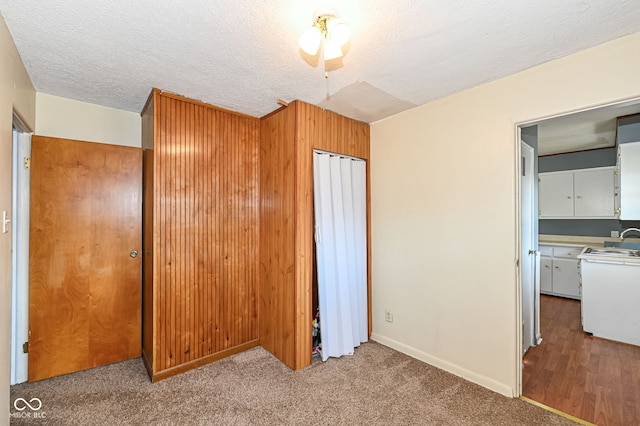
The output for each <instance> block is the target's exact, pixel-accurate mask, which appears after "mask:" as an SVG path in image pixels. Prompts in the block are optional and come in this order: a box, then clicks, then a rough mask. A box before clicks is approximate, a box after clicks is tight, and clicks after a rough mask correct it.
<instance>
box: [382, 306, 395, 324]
mask: <svg viewBox="0 0 640 426" xmlns="http://www.w3.org/2000/svg"><path fill="white" fill-rule="evenodd" d="M384 319H385V321H386V322H393V312H391V311H389V310H388V309H385V310H384Z"/></svg>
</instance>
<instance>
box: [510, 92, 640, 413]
mask: <svg viewBox="0 0 640 426" xmlns="http://www.w3.org/2000/svg"><path fill="white" fill-rule="evenodd" d="M638 112H640V103H638V101H635V102H626V103H624V104H618V105H611V106H607V107H603V108H597V109H593V110H589V111H584V112H580V113H576V114H570V115H566V116H562V117H555V118H552V119H547V120H540V121H537V122H535V123H528V124H526V125H521V126H520V128H519V132H518V133H519V134H520V135H521V138H522V140H523V141H524V142H525V143H527V144H529V145H530V146H532V147H534V149H535V156H536V165H537V170H536V174H537V177H538V178H537V179H535V183H536V189H535V192H536V200H538V198H540V203H541V205H540V206H537V207H535V208H534V211H533V214H534V215H535V216H536V224H537V227H538V229H537V232H536V233H537V237H538V238H539V245H538V246H537V247H536V248H535V249H534V250H536V252H537V254H538V256H537V257H538V259H539V260H540V262H539V264H538V266H537V267H536V275H537V277H536V279H537V280H539V281H540V285H539V286H538V287H537V288H536V296H537V298H539V299H538V300H540V305H539V307H540V311H541V315H540V322H539V325H540V338H541V339H537V342H536V344H537V346H535V347H532V348H531V349H530V350H529V351H527V352H526V353H525V354H524V357H523V371H522V382H521V383H522V389H521V394H522V395H523V396H524V397H527V398H530V399H532V400H534V401H536V402H538V403H542V404H544V405H547V406H549V407H552V408H555V409H558V410H560V411H562V412H565V413H567V414H569V415H572V416H575V417H576V418H579V419H583V420H587V421H590V422H597V423H602V422H606V423H610V422H612V421H613V422H614V423H616V422H618V423H620V422H622V423H625V422H627V420H628V419H629V418H630V417H629V416H630V415H631V416H635V417H633V418H634V422H637V421H638V419H639V418H640V417H639V416H640V413H636V414H635V415H634V414H630V413H629V410H628V409H626V408H625V404H626V405H628V403H627V402H625V401H626V400H628V399H629V397H630V395H631V398H635V397H634V396H633V395H634V393H635V391H631V392H630V390H629V389H625V386H627V385H626V383H628V381H627V379H628V378H625V377H624V376H625V374H626V375H627V376H629V375H631V376H632V377H633V374H636V373H635V372H634V373H629V372H628V371H626V370H625V367H624V365H625V364H626V365H629V364H630V365H635V363H637V362H639V361H640V347H633V346H629V345H623V344H619V343H616V342H610V341H605V340H604V339H598V338H594V337H591V336H590V335H588V334H585V333H584V332H583V330H582V323H581V301H580V288H581V287H580V285H581V284H580V270H579V265H580V261H579V259H577V255H578V254H579V253H580V251H581V250H582V248H583V247H585V246H587V245H592V244H604V241H605V240H608V239H611V238H615V236H616V234H619V233H620V231H621V230H622V229H625V228H628V227H630V226H636V225H637V223H635V222H627V221H621V220H619V219H618V218H616V217H615V215H616V212H615V208H612V209H611V212H610V213H608V214H606V215H601V216H597V214H592V215H591V216H590V215H588V214H579V213H575V212H576V210H575V205H574V206H573V208H574V210H573V212H574V213H573V214H567V215H566V216H564V217H563V216H562V214H563V213H559V211H554V212H553V213H552V214H549V210H547V208H546V205H545V203H543V201H545V200H543V199H542V198H543V197H544V194H540V191H541V188H540V186H539V185H540V183H541V182H540V180H541V179H540V176H543V177H544V176H545V175H546V174H547V173H550V174H551V175H553V174H554V173H557V174H564V173H565V172H566V173H570V172H571V171H572V170H580V171H585V170H589V169H599V172H602V170H605V171H606V172H607V173H608V170H609V169H615V167H616V165H617V158H618V154H617V149H618V147H617V146H618V144H624V143H631V142H634V141H640V115H636V114H637V113H638ZM581 135H582V136H581ZM607 139H609V142H608V141H607ZM521 167H522V165H521V164H518V168H519V170H520V171H521ZM611 173H612V175H611V176H614V175H613V173H615V170H612V172H611ZM604 174H605V175H606V173H604ZM542 181H543V182H542V184H543V185H544V179H542ZM521 191H522V188H521ZM615 192H616V191H615V188H612V192H611V193H612V194H614V193H615ZM615 195H616V196H617V193H615ZM575 198H576V199H575V200H570V201H571V202H573V203H578V202H579V200H578V197H577V196H576V197H575ZM545 202H546V201H545ZM567 202H568V201H567ZM520 205H521V209H522V211H521V213H522V215H521V216H522V217H525V216H526V215H525V212H524V210H525V209H527V207H526V205H525V203H524V202H523V201H522V200H521V201H520ZM580 216H582V217H580ZM522 217H521V221H522V220H523V219H522ZM525 228H526V227H525V225H524V223H521V229H522V230H524V229H525ZM520 239H521V241H520V243H521V247H522V253H523V254H522V257H524V252H525V247H524V246H525V244H526V243H525V240H524V238H523V236H522V235H521V236H520ZM556 257H557V258H556ZM524 274H525V269H524V267H523V268H521V277H520V279H521V283H522V286H524V285H525V277H524ZM611 279H615V277H611ZM554 280H555V281H554ZM574 281H575V282H574ZM554 284H555V285H554ZM574 287H575V288H574ZM574 290H575V291H574ZM524 292H525V288H524V287H523V288H521V293H522V295H523V297H522V299H521V303H523V306H522V307H521V313H522V316H523V319H524V315H525V313H526V310H527V309H529V308H532V307H533V308H534V309H535V305H533V306H525V305H524V303H525V298H524ZM541 293H542V296H540V294H541ZM525 339H526V333H524V332H523V339H522V340H523V342H522V343H523V347H524V343H525V342H524V340H525ZM609 356H611V358H608V357H609ZM596 358H597V360H596ZM612 359H615V360H614V361H611V360H612ZM625 360H626V361H625ZM603 364H605V365H607V366H608V369H606V370H603V369H602V368H600V367H602V365H603ZM613 377H618V378H619V379H617V380H616V379H613ZM636 387H637V386H636ZM634 401H635V400H634ZM620 419H626V420H625V421H622V420H620Z"/></svg>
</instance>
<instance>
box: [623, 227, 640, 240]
mask: <svg viewBox="0 0 640 426" xmlns="http://www.w3.org/2000/svg"><path fill="white" fill-rule="evenodd" d="M629 231H636V232H637V233H639V234H640V229H638V228H627V229H625V230H624V231H622V233H621V234H620V238H621V239H623V240H624V234H626V233H627V232H629Z"/></svg>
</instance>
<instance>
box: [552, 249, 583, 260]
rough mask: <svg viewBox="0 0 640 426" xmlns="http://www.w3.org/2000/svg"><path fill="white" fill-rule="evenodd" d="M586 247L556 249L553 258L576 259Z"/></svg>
mask: <svg viewBox="0 0 640 426" xmlns="http://www.w3.org/2000/svg"><path fill="white" fill-rule="evenodd" d="M583 248H584V247H554V248H553V257H566V258H570V259H575V258H576V257H578V255H579V254H580V252H581V251H582V249H583Z"/></svg>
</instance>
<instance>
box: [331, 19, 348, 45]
mask: <svg viewBox="0 0 640 426" xmlns="http://www.w3.org/2000/svg"><path fill="white" fill-rule="evenodd" d="M327 37H328V38H330V39H332V40H333V41H335V42H336V43H338V45H339V46H344V45H345V44H346V43H347V42H348V41H349V37H351V31H349V27H348V26H347V24H346V23H344V22H343V21H341V20H340V19H338V18H333V19H330V20H329V21H327Z"/></svg>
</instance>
